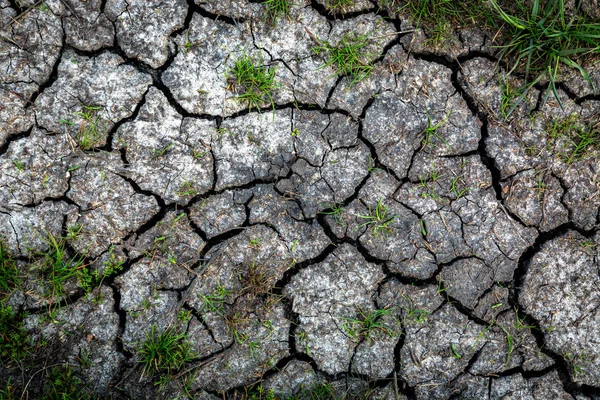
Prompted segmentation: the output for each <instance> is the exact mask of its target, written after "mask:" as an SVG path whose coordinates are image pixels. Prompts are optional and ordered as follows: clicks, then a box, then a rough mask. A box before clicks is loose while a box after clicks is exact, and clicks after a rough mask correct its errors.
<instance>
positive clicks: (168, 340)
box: [138, 325, 194, 386]
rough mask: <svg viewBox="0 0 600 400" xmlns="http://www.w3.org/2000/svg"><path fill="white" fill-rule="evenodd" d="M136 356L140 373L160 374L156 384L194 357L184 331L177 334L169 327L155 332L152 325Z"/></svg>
mask: <svg viewBox="0 0 600 400" xmlns="http://www.w3.org/2000/svg"><path fill="white" fill-rule="evenodd" d="M138 356H139V362H140V363H141V364H142V374H143V375H147V376H150V377H154V376H155V375H156V374H158V375H160V378H159V379H158V381H157V382H156V384H157V385H161V386H162V385H164V384H165V383H166V382H167V381H168V379H170V378H171V377H172V376H173V374H175V373H176V372H178V371H179V370H181V369H182V368H183V366H184V365H185V364H186V363H188V362H190V361H192V360H193V359H194V354H193V353H192V350H191V347H190V344H189V343H188V342H187V340H186V335H185V332H183V333H179V334H178V333H175V330H174V328H172V327H170V328H167V329H165V330H164V331H163V332H162V333H160V334H157V333H156V327H155V326H154V325H153V326H152V328H151V331H150V332H149V333H148V334H147V335H146V340H145V341H144V342H143V343H142V344H141V345H140V347H139V348H138Z"/></svg>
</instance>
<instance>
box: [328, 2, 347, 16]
mask: <svg viewBox="0 0 600 400" xmlns="http://www.w3.org/2000/svg"><path fill="white" fill-rule="evenodd" d="M353 5H354V0H327V1H326V2H325V7H326V8H327V9H328V10H329V12H331V13H332V14H338V13H341V14H343V13H345V12H347V11H348V9H349V8H350V7H352V6H353Z"/></svg>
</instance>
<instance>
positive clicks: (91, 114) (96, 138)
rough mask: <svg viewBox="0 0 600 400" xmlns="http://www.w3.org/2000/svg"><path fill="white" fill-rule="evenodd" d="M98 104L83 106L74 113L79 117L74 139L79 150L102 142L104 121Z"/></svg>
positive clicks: (88, 148) (104, 131)
mask: <svg viewBox="0 0 600 400" xmlns="http://www.w3.org/2000/svg"><path fill="white" fill-rule="evenodd" d="M101 110H102V107H100V106H91V105H87V106H83V107H82V109H81V111H78V112H76V113H75V115H76V116H77V117H79V118H80V119H81V122H80V123H79V130H78V132H77V134H76V137H75V139H76V140H77V143H78V144H79V147H80V148H81V150H90V149H92V148H94V147H96V146H98V145H99V144H100V143H102V140H103V136H104V134H105V133H106V126H105V125H106V122H105V121H103V120H102V119H101Z"/></svg>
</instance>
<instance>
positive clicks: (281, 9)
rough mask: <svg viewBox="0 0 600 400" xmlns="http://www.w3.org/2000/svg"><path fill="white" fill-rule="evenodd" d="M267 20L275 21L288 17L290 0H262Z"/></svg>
mask: <svg viewBox="0 0 600 400" xmlns="http://www.w3.org/2000/svg"><path fill="white" fill-rule="evenodd" d="M262 4H264V5H265V7H266V11H267V17H268V19H269V21H271V22H273V23H276V22H277V21H278V20H279V19H280V18H288V19H289V18H290V10H291V7H292V3H291V2H290V0H263V2H262Z"/></svg>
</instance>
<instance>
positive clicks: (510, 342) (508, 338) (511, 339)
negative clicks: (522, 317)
mask: <svg viewBox="0 0 600 400" xmlns="http://www.w3.org/2000/svg"><path fill="white" fill-rule="evenodd" d="M501 328H502V330H503V331H504V336H505V338H506V345H507V346H508V350H507V352H506V365H507V366H508V363H509V362H510V356H511V355H512V353H513V351H514V349H515V338H514V336H513V335H512V334H511V333H510V332H509V331H508V329H506V328H505V327H503V326H502V327H501Z"/></svg>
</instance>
